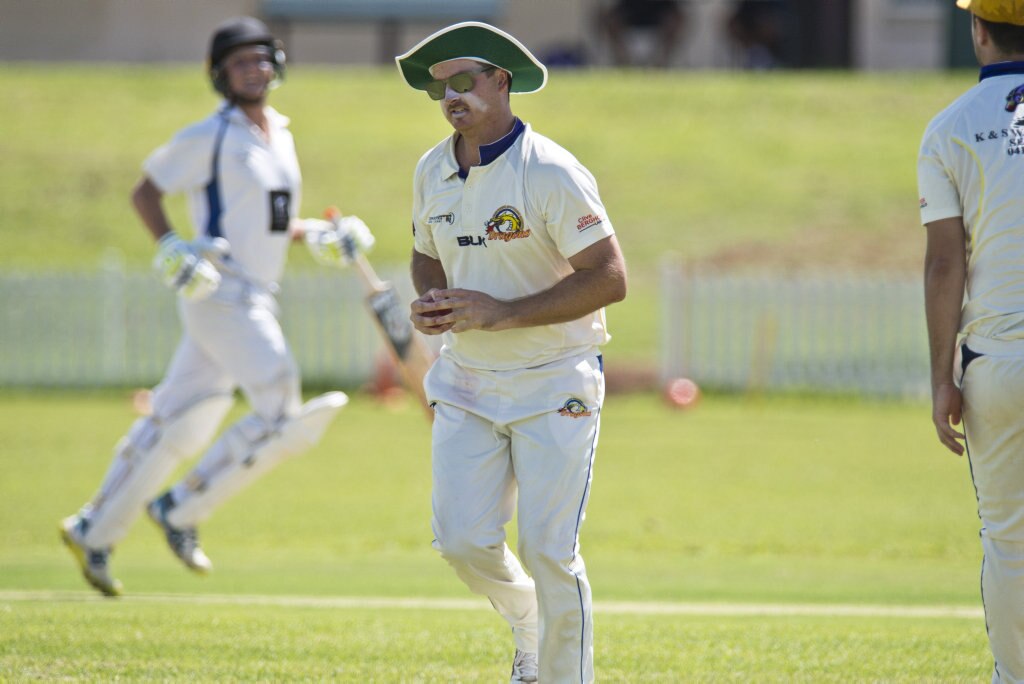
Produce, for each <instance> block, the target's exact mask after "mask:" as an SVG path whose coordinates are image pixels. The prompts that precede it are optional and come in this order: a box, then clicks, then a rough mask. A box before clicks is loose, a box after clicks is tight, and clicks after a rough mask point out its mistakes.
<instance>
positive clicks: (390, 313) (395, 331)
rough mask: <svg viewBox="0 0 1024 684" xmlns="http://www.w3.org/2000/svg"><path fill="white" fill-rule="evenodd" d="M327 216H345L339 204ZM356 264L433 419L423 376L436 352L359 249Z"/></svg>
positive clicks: (410, 383) (397, 358)
mask: <svg viewBox="0 0 1024 684" xmlns="http://www.w3.org/2000/svg"><path fill="white" fill-rule="evenodd" d="M324 216H326V218H327V220H329V221H332V222H337V221H338V220H340V219H341V212H340V211H339V210H338V209H337V207H330V208H328V209H327V210H326V211H325V212H324ZM353 264H354V265H355V268H356V273H358V274H359V279H360V280H361V281H362V283H363V285H364V286H365V287H366V290H367V295H366V305H367V308H369V310H370V314H371V316H372V318H373V321H374V323H376V325H377V329H378V330H379V331H380V333H381V335H382V336H383V337H384V342H385V344H386V346H387V348H388V352H389V354H390V355H391V358H392V360H393V361H394V363H395V366H396V367H397V368H398V372H399V374H400V375H401V378H402V383H403V384H404V385H405V386H406V388H407V389H408V390H409V391H410V392H412V393H413V394H414V395H416V397H417V398H418V399H419V402H420V404H421V405H422V406H423V408H424V410H425V411H426V412H427V415H428V416H430V417H431V418H433V411H432V410H431V409H430V406H429V405H428V404H427V395H426V393H425V392H424V391H423V377H424V376H425V375H426V374H427V371H428V370H430V366H431V365H433V363H434V353H433V351H431V349H430V348H429V347H428V346H427V345H426V344H425V343H424V341H423V340H422V339H420V338H419V337H418V336H417V335H416V329H415V328H413V325H412V321H410V320H409V307H408V306H406V305H405V304H404V303H403V302H402V300H401V298H400V297H399V296H398V291H397V290H395V287H394V286H393V285H392V284H391V283H389V282H385V281H383V280H381V279H380V278H379V277H378V276H377V272H376V271H374V269H373V266H372V265H371V264H370V261H369V260H368V259H367V258H366V256H365V255H364V254H363V253H362V252H359V251H356V252H355V256H354V258H353Z"/></svg>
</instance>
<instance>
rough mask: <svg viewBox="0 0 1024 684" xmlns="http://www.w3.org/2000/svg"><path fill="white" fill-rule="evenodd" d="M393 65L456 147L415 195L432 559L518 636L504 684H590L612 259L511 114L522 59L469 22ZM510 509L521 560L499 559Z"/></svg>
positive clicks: (563, 168) (573, 189) (421, 173)
mask: <svg viewBox="0 0 1024 684" xmlns="http://www.w3.org/2000/svg"><path fill="white" fill-rule="evenodd" d="M397 61H398V66H399V69H400V70H401V72H402V75H403V77H404V78H405V80H406V82H407V83H408V84H409V85H410V86H412V87H413V88H416V89H419V90H425V91H426V92H427V94H428V95H429V96H430V97H431V98H432V99H434V100H436V101H437V102H438V103H439V105H440V108H441V113H442V114H443V115H444V117H445V119H447V121H448V123H449V124H450V125H451V126H452V128H453V129H454V133H453V135H451V136H450V137H448V138H446V139H445V140H443V141H442V142H441V143H439V144H438V145H437V146H435V147H434V148H433V149H431V150H430V151H429V152H427V153H426V154H425V155H424V156H423V158H422V159H421V160H420V162H419V165H418V166H417V168H416V175H415V182H414V194H413V228H414V231H415V240H414V249H413V258H412V274H413V280H414V282H415V284H416V288H417V290H418V291H419V293H420V294H421V297H420V298H419V299H418V300H416V301H415V302H413V304H412V316H411V318H412V321H413V323H414V324H415V326H416V327H417V329H419V330H420V331H421V332H424V333H426V334H431V335H438V334H440V335H443V338H444V346H443V347H442V349H441V355H440V358H439V359H438V360H437V362H436V363H435V364H434V366H433V367H432V368H431V370H430V372H429V373H428V374H427V377H426V380H425V382H424V387H425V389H426V392H427V396H428V398H429V399H430V400H431V402H432V405H433V406H434V426H433V512H434V515H433V528H434V535H435V546H436V548H437V549H438V550H439V551H440V552H441V554H442V556H443V557H444V558H445V559H446V560H447V561H448V562H449V563H450V564H451V565H452V567H453V568H454V569H455V571H456V573H458V575H459V577H460V578H461V579H462V580H463V581H464V582H466V584H468V585H469V587H470V588H471V589H472V590H473V591H475V592H476V593H478V594H483V595H485V596H487V597H488V598H489V599H490V601H491V604H492V605H493V606H494V607H495V609H497V610H498V612H499V613H500V614H501V615H502V616H503V617H504V618H505V619H506V620H507V621H508V623H509V624H510V625H511V627H512V636H513V639H514V641H515V645H516V654H515V658H514V661H513V667H512V677H511V680H512V681H513V682H536V681H538V678H539V681H541V682H552V683H554V682H589V681H591V680H593V678H594V667H593V620H592V615H591V597H590V583H589V581H588V580H587V572H586V567H585V566H584V564H583V558H582V557H581V556H580V553H579V531H580V526H581V524H582V523H583V517H584V513H585V511H586V508H587V500H588V498H589V496H590V481H591V467H592V465H593V462H594V452H595V448H596V446H597V436H598V428H599V425H600V416H601V405H602V402H603V400H604V373H603V366H602V360H601V355H600V351H599V348H600V346H601V345H602V344H604V343H605V342H606V341H607V340H608V335H607V333H606V331H605V317H604V308H603V307H604V306H606V305H608V304H611V303H613V302H616V301H619V300H621V299H622V298H623V297H624V296H625V294H626V273H625V265H624V263H623V259H622V254H621V252H620V251H619V246H618V242H617V241H616V238H615V234H614V231H613V229H612V225H611V221H610V220H609V219H608V215H607V213H606V212H605V208H604V206H603V204H602V203H601V199H600V196H599V195H598V191H597V184H596V182H595V181H594V177H593V176H592V175H591V174H590V172H589V171H587V169H586V168H584V167H583V165H582V164H580V162H579V161H577V160H576V158H575V157H573V156H572V155H571V154H569V152H567V151H566V150H565V149H563V148H562V147H559V146H558V145H557V144H555V143H554V142H552V141H551V140H549V139H548V138H545V137H543V136H541V135H539V134H537V133H535V132H534V131H533V129H532V128H531V127H530V126H529V125H528V124H525V123H524V122H523V121H521V120H520V119H519V118H517V117H516V116H515V115H514V114H513V113H512V110H511V107H510V103H509V93H512V92H519V93H529V92H533V91H536V90H540V89H541V88H542V87H544V84H545V83H546V81H547V70H546V69H545V68H544V66H543V65H542V64H541V63H540V62H539V61H537V59H536V58H535V57H534V56H533V55H532V54H531V53H530V51H529V50H527V49H526V47H525V46H523V45H522V44H521V43H520V42H519V41H517V40H516V39H515V38H513V37H512V36H510V35H508V34H507V33H505V32H503V31H500V30H499V29H496V28H494V27H493V26H488V25H487V24H480V23H476V22H466V23H462V24H456V25H454V26H450V27H448V28H446V29H444V30H442V31H439V32H438V33H435V34H434V35H432V36H430V37H429V38H427V39H425V40H424V41H423V42H421V43H420V44H418V45H417V46H416V47H414V48H413V49H412V50H410V51H409V52H408V53H406V54H404V55H402V56H400V57H398V58H397ZM517 508H518V527H519V549H518V551H519V553H518V558H517V557H516V556H515V555H513V554H512V552H511V551H510V550H509V549H508V547H507V546H506V544H505V526H506V525H507V524H508V523H509V522H510V521H511V518H512V514H513V511H514V510H516V509H517ZM524 566H525V569H524ZM526 570H529V572H530V575H532V577H531V576H530V575H528V574H527V572H526Z"/></svg>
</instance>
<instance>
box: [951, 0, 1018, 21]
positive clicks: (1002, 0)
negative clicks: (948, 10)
mask: <svg viewBox="0 0 1024 684" xmlns="http://www.w3.org/2000/svg"><path fill="white" fill-rule="evenodd" d="M956 6H957V7H959V8H960V9H965V10H967V11H968V12H970V13H971V14H976V15H978V16H979V17H981V18H982V19H984V20H986V21H991V22H995V23H997V24H1014V25H1015V26H1024V0H956Z"/></svg>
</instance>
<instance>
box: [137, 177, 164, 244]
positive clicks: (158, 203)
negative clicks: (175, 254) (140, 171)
mask: <svg viewBox="0 0 1024 684" xmlns="http://www.w3.org/2000/svg"><path fill="white" fill-rule="evenodd" d="M162 201H163V193H162V192H161V191H160V189H159V188H157V187H156V185H154V184H153V181H151V180H150V179H149V178H146V177H143V178H142V180H140V181H139V182H138V183H137V184H136V185H135V188H134V189H133V190H132V205H133V206H134V207H135V212H136V213H137V214H138V215H139V218H140V219H142V223H143V224H144V225H145V226H146V229H147V230H148V231H149V232H150V234H151V235H152V236H153V239H154V240H157V241H159V240H160V238H162V237H163V236H164V235H167V233H170V232H172V231H173V230H174V228H172V227H171V224H170V221H168V220H167V214H166V213H164V209H163V203H162Z"/></svg>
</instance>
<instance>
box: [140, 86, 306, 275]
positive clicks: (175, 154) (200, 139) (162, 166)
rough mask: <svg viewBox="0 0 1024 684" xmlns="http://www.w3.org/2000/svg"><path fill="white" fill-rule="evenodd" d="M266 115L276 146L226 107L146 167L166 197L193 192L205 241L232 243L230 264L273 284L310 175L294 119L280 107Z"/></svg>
mask: <svg viewBox="0 0 1024 684" xmlns="http://www.w3.org/2000/svg"><path fill="white" fill-rule="evenodd" d="M266 113H267V119H268V121H269V122H270V136H269V141H267V140H265V139H264V138H263V135H262V132H261V131H260V130H259V127H257V126H256V125H255V124H253V123H252V121H250V120H249V118H248V117H247V116H246V115H245V114H244V113H243V112H242V111H241V110H240V109H238V108H237V107H227V105H226V104H225V105H224V106H222V107H221V108H220V109H219V110H218V111H217V112H216V113H214V114H212V115H211V116H209V117H207V118H206V119H204V120H202V121H200V122H198V123H195V124H193V125H191V126H188V127H187V128H185V129H183V130H182V131H180V132H179V133H178V134H177V135H175V136H174V138H173V139H172V140H171V141H170V142H169V143H167V144H166V145H164V146H163V147H160V148H159V149H157V150H156V151H155V152H153V154H151V155H150V156H149V158H147V159H146V161H145V162H144V163H143V167H142V168H143V171H144V172H145V174H146V175H147V176H148V177H149V178H150V179H151V180H152V181H153V183H155V184H156V186H157V187H158V188H160V190H161V191H163V192H165V193H177V192H184V193H185V195H186V197H187V199H188V206H189V214H190V217H191V219H192V224H193V226H194V228H195V233H196V235H197V236H204V235H209V236H211V237H218V236H220V237H224V238H226V239H227V241H228V243H229V244H230V245H231V255H230V260H231V261H233V262H234V264H236V265H238V266H240V267H241V271H242V272H243V273H244V274H245V275H246V276H248V277H251V278H252V279H254V280H256V281H257V282H259V283H260V284H263V285H270V284H272V283H276V282H277V281H278V280H279V279H280V278H281V275H282V273H283V272H284V265H285V261H286V259H287V255H288V246H289V244H290V238H289V233H288V220H289V219H290V218H292V217H293V216H295V215H296V213H297V211H298V207H299V203H300V200H301V193H302V175H301V173H300V171H299V162H298V158H297V157H296V154H295V141H294V139H293V138H292V134H291V131H289V130H288V128H287V126H288V118H287V117H285V116H283V115H281V114H279V113H278V112H277V111H276V110H274V109H273V108H272V107H267V108H266ZM215 147H219V156H218V159H217V163H216V164H215V163H214V150H215ZM211 184H212V186H211Z"/></svg>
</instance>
